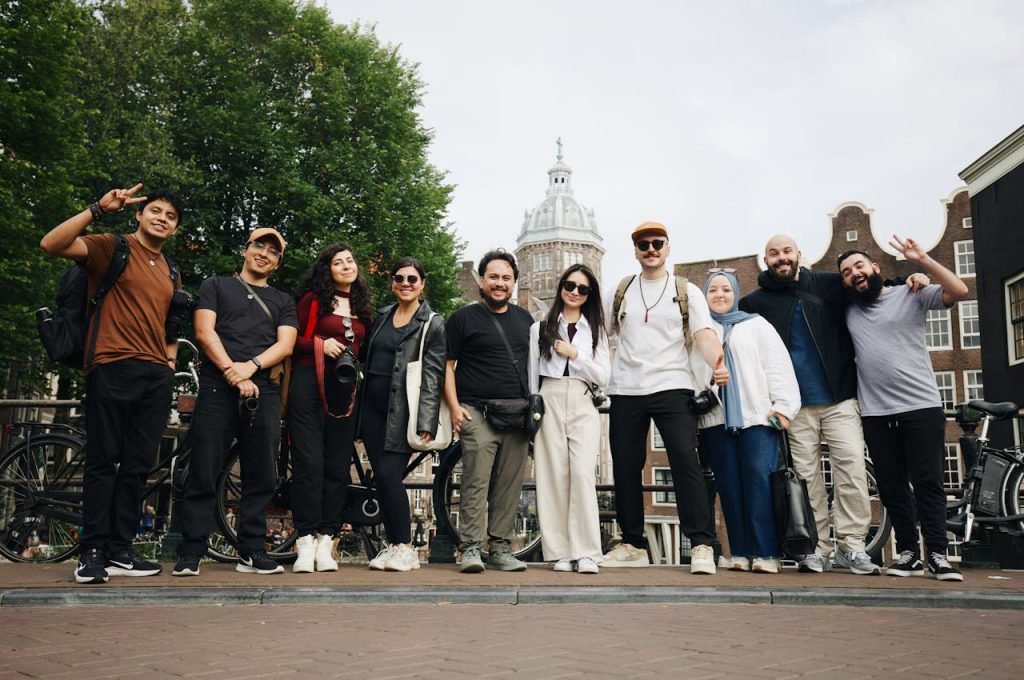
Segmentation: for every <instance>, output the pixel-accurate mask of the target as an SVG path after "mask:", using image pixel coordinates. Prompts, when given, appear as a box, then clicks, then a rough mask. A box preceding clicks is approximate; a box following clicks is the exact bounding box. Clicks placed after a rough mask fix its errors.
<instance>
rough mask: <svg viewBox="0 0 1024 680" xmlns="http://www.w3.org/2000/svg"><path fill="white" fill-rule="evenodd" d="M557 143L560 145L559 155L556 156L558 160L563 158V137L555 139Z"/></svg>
mask: <svg viewBox="0 0 1024 680" xmlns="http://www.w3.org/2000/svg"><path fill="white" fill-rule="evenodd" d="M555 144H557V145H558V155H557V156H556V157H555V158H556V159H557V160H562V138H561V137H559V138H558V139H556V140H555Z"/></svg>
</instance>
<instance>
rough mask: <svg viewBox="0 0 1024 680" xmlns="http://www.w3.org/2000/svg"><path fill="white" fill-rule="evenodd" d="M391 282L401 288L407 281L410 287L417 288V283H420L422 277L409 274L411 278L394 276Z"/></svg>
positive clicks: (401, 275) (400, 275) (399, 275)
mask: <svg viewBox="0 0 1024 680" xmlns="http://www.w3.org/2000/svg"><path fill="white" fill-rule="evenodd" d="M391 280H392V281H394V282H395V283H397V284H398V285H400V286H401V285H402V284H403V283H405V282H406V281H408V282H409V285H410V286H415V285H416V284H417V283H419V282H420V277H418V276H416V275H415V274H409V276H405V275H403V274H392V275H391Z"/></svg>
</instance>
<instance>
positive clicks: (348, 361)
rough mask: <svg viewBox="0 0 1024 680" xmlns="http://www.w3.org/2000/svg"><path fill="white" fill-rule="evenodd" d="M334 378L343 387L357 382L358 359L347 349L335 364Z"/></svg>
mask: <svg viewBox="0 0 1024 680" xmlns="http://www.w3.org/2000/svg"><path fill="white" fill-rule="evenodd" d="M334 377H335V378H336V379H337V381H338V382H340V383H341V384H343V385H350V384H352V383H354V382H355V381H356V357H355V355H354V354H352V351H351V350H349V349H346V350H345V351H344V352H342V353H341V355H340V356H339V357H338V358H337V359H336V360H335V362H334Z"/></svg>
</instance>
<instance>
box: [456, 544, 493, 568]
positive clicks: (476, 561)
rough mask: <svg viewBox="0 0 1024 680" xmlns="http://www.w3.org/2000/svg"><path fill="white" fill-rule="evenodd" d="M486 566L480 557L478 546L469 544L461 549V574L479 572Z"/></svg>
mask: <svg viewBox="0 0 1024 680" xmlns="http://www.w3.org/2000/svg"><path fill="white" fill-rule="evenodd" d="M486 568H487V567H485V566H484V561H483V560H482V559H480V546H478V545H471V546H469V547H468V548H466V549H465V550H463V551H462V570H461V571H462V573H463V574H479V573H480V572H482V571H483V570H484V569H486Z"/></svg>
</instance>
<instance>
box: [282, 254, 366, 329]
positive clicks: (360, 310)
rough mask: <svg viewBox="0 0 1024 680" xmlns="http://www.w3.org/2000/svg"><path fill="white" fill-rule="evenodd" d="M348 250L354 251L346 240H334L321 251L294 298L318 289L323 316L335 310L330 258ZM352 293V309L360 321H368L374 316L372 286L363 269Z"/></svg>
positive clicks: (350, 302) (350, 303)
mask: <svg viewBox="0 0 1024 680" xmlns="http://www.w3.org/2000/svg"><path fill="white" fill-rule="evenodd" d="M346 250H347V251H348V252H350V253H353V255H354V254H355V253H354V252H353V250H352V246H350V245H349V244H347V243H332V244H331V245H329V246H327V247H326V248H324V249H323V250H322V251H320V254H319V255H317V256H316V261H314V262H313V266H312V267H310V268H309V271H308V272H306V276H305V277H304V278H303V279H302V283H301V284H300V285H299V290H298V291H297V292H296V294H295V299H296V300H299V299H301V298H302V296H303V295H305V294H306V293H308V292H310V291H312V292H314V293H316V299H317V302H318V303H319V304H320V311H319V315H320V316H327V315H328V314H330V313H331V312H333V311H334V293H335V290H334V279H333V278H331V260H333V259H334V256H335V255H337V254H338V253H342V252H345V251H346ZM349 295H350V297H349V305H350V306H351V307H352V313H353V314H355V315H356V317H357V318H359V320H360V321H362V322H363V323H365V324H367V325H369V324H370V321H371V320H372V319H373V307H372V306H371V304H370V287H369V286H368V285H367V284H366V279H364V278H363V272H362V269H360V270H359V274H358V275H357V276H356V280H355V281H353V282H352V288H351V290H350V291H349Z"/></svg>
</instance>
